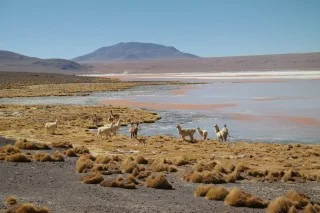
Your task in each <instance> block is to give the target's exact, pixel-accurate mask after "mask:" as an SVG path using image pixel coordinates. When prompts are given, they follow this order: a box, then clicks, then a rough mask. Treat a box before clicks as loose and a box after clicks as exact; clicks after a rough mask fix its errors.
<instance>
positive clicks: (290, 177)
mask: <svg viewBox="0 0 320 213" xmlns="http://www.w3.org/2000/svg"><path fill="white" fill-rule="evenodd" d="M294 177H301V175H300V173H299V172H297V171H293V170H292V169H289V170H287V171H285V173H284V175H283V177H282V179H281V181H282V182H287V181H295V179H294Z"/></svg>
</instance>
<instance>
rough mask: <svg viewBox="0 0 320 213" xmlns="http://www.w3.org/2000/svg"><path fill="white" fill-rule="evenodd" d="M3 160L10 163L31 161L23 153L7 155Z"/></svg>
mask: <svg viewBox="0 0 320 213" xmlns="http://www.w3.org/2000/svg"><path fill="white" fill-rule="evenodd" d="M5 160H6V161H11V162H31V159H30V158H29V157H28V156H27V155H26V154H24V153H16V154H13V155H8V156H6V158H5Z"/></svg>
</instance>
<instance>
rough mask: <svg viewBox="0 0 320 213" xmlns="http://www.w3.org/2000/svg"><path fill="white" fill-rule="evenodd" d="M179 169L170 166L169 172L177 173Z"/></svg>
mask: <svg viewBox="0 0 320 213" xmlns="http://www.w3.org/2000/svg"><path fill="white" fill-rule="evenodd" d="M177 171H178V168H177V167H176V166H169V168H168V172H177Z"/></svg>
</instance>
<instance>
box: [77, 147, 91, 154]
mask: <svg viewBox="0 0 320 213" xmlns="http://www.w3.org/2000/svg"><path fill="white" fill-rule="evenodd" d="M74 151H75V153H77V154H79V155H83V154H90V151H89V149H88V148H87V147H85V146H78V147H75V148H74Z"/></svg>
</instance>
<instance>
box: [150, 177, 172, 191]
mask: <svg viewBox="0 0 320 213" xmlns="http://www.w3.org/2000/svg"><path fill="white" fill-rule="evenodd" d="M146 186H147V187H150V188H155V189H173V187H172V185H171V184H170V183H169V182H168V180H167V178H166V177H165V176H164V175H157V176H156V175H152V176H149V177H148V178H147V179H146Z"/></svg>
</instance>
